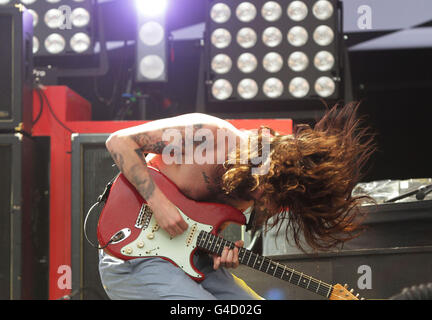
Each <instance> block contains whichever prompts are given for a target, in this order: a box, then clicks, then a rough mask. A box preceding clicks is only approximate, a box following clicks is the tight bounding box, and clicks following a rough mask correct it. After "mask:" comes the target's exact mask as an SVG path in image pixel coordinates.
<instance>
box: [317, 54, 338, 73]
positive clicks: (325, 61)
mask: <svg viewBox="0 0 432 320" xmlns="http://www.w3.org/2000/svg"><path fill="white" fill-rule="evenodd" d="M334 63H335V59H334V57H333V55H332V54H331V53H330V52H328V51H319V52H318V53H317V54H316V55H315V58H314V65H315V67H316V68H317V69H318V70H320V71H329V70H331V69H332V68H333V66H334Z"/></svg>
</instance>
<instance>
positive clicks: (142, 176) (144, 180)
mask: <svg viewBox="0 0 432 320" xmlns="http://www.w3.org/2000/svg"><path fill="white" fill-rule="evenodd" d="M129 175H130V182H131V183H132V184H133V185H134V186H135V188H136V189H137V190H138V192H139V193H140V194H141V195H142V196H143V197H144V199H149V198H150V197H151V196H152V195H153V191H154V190H155V184H154V182H153V180H152V179H151V177H150V176H149V175H148V173H146V172H145V171H143V168H142V165H141V164H135V165H134V166H132V168H131V169H130V171H129Z"/></svg>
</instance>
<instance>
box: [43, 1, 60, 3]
mask: <svg viewBox="0 0 432 320" xmlns="http://www.w3.org/2000/svg"><path fill="white" fill-rule="evenodd" d="M46 1H47V2H49V3H58V2H60V1H61V0H46Z"/></svg>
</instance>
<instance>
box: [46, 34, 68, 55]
mask: <svg viewBox="0 0 432 320" xmlns="http://www.w3.org/2000/svg"><path fill="white" fill-rule="evenodd" d="M44 44H45V49H46V50H47V51H48V52H49V53H52V54H57V53H60V52H62V51H63V50H64V48H65V47H66V41H65V39H64V38H63V36H61V35H60V34H58V33H52V34H50V35H49V36H48V37H47V38H46V39H45V43H44Z"/></svg>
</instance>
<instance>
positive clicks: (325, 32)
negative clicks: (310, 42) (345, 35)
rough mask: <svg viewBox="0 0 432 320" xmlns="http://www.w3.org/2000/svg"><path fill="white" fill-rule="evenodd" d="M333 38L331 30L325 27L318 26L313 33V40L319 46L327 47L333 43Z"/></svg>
mask: <svg viewBox="0 0 432 320" xmlns="http://www.w3.org/2000/svg"><path fill="white" fill-rule="evenodd" d="M333 38H334V33H333V30H332V29H331V28H330V27H328V26H325V25H321V26H318V27H317V28H316V29H315V31H314V33H313V39H314V40H315V42H316V43H317V44H319V45H320V46H328V45H329V44H330V43H332V42H333Z"/></svg>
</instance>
